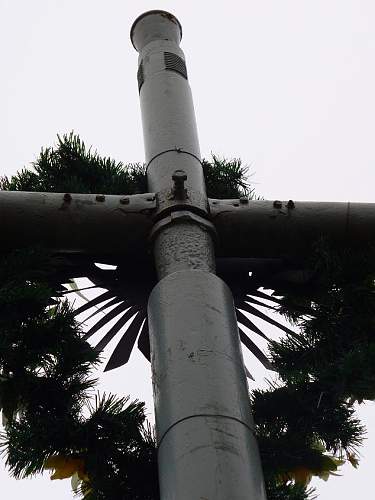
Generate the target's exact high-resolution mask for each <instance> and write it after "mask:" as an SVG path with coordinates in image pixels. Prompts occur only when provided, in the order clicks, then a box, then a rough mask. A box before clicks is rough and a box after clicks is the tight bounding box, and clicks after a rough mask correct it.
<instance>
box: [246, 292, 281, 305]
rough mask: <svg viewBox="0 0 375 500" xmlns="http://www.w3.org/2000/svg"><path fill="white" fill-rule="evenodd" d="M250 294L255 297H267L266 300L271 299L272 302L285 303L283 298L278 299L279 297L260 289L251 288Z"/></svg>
mask: <svg viewBox="0 0 375 500" xmlns="http://www.w3.org/2000/svg"><path fill="white" fill-rule="evenodd" d="M249 294H250V295H253V296H254V297H259V298H260V299H266V300H269V301H271V302H275V303H276V304H279V305H283V301H282V299H278V298H276V297H274V296H273V295H267V294H266V293H264V292H261V291H260V290H251V292H249Z"/></svg>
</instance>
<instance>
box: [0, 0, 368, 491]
mask: <svg viewBox="0 0 375 500" xmlns="http://www.w3.org/2000/svg"><path fill="white" fill-rule="evenodd" d="M155 8H161V9H165V10H169V11H170V12H172V13H174V14H175V15H176V16H177V17H178V18H179V20H180V22H181V24H182V28H183V40H182V48H183V50H184V51H185V54H186V58H187V66H188V73H189V79H190V84H191V86H192V90H193V96H194V103H195V109H196V115H197V121H198V129H199V134H200V142H201V150H202V154H203V155H204V156H206V157H207V156H209V155H210V152H211V151H212V152H214V153H216V154H218V155H222V156H226V157H241V158H242V160H243V161H244V162H245V163H247V164H248V165H249V166H250V167H251V171H252V172H254V175H253V177H252V180H253V181H254V182H255V183H256V184H255V187H256V189H257V192H258V193H259V194H261V195H263V196H264V197H265V198H278V199H289V198H292V199H296V200H327V201H328V200H331V201H346V200H351V201H373V198H374V197H373V189H374V186H375V147H374V140H373V135H374V117H375V92H374V89H375V70H374V61H375V30H374V24H375V3H374V2H373V0H247V1H245V0H243V1H239V0H232V1H218V0H216V1H212V0H209V1H206V2H202V1H199V2H198V1H196V0H190V1H189V2H182V1H167V0H159V1H158V2H155V1H147V0H137V1H136V2H135V1H127V0H106V1H105V2H104V1H98V0H0V46H1V53H0V54H1V55H0V61H1V78H0V110H1V114H0V137H1V139H2V141H1V167H0V173H1V174H5V173H6V174H12V173H15V172H16V170H18V169H20V168H21V167H23V166H24V165H27V164H28V163H29V162H31V161H33V160H34V159H35V157H36V156H37V154H38V152H39V150H40V148H41V146H47V145H52V144H53V143H54V141H55V137H56V133H64V132H69V131H71V130H73V129H74V130H75V131H76V132H77V133H79V134H80V136H81V137H82V138H83V139H84V140H85V141H86V143H87V144H88V145H91V144H92V145H93V146H94V148H96V149H98V151H99V152H100V153H101V154H104V155H111V156H112V157H114V158H116V159H118V160H122V161H124V162H135V161H143V158H144V156H143V143H142V128H141V121H140V110H139V102H138V90H137V81H136V69H137V54H136V52H135V51H134V49H133V47H132V45H131V43H130V41H129V30H130V27H131V25H132V23H133V21H134V19H135V18H136V17H137V16H138V15H139V14H141V13H142V12H144V11H146V10H150V9H155ZM250 362H252V361H250ZM249 369H251V366H249ZM251 371H254V369H253V370H251ZM103 378H104V381H103V384H104V385H103V387H105V388H106V390H111V391H113V392H117V393H120V394H121V393H122V394H128V393H130V394H132V396H133V397H139V398H141V399H146V400H147V401H150V398H151V391H150V382H149V378H150V372H149V369H148V367H147V365H146V364H145V363H143V361H142V360H141V358H139V359H138V358H137V359H135V360H134V361H133V364H132V365H131V366H130V367H129V368H123V369H120V370H117V371H115V372H114V374H108V375H105V376H104V377H103ZM135 381H136V383H135ZM150 408H151V403H150ZM360 412H361V415H362V416H363V417H364V419H365V421H366V423H367V425H368V429H369V439H368V441H367V445H366V447H365V448H364V449H363V455H364V457H363V460H362V462H361V465H360V468H359V470H357V471H355V470H351V469H350V468H345V469H344V476H343V477H341V478H334V479H331V480H330V481H329V482H328V483H324V482H322V481H317V482H316V483H314V484H316V485H317V487H318V493H320V496H319V498H320V500H328V499H331V498H333V497H337V498H340V499H342V500H349V499H352V498H353V497H354V496H357V497H358V496H359V497H361V498H367V497H370V496H371V494H372V490H373V484H372V483H371V482H370V481H371V477H372V476H371V475H372V474H373V470H374V467H375V451H374V450H375V425H374V422H375V419H374V417H375V405H374V403H368V404H367V405H365V406H362V407H361V409H360ZM0 478H1V479H0V480H1V490H0V491H1V494H2V495H3V494H4V497H5V496H8V497H9V496H12V497H13V498H17V499H18V498H20V499H21V498H24V497H25V496H27V497H28V498H29V499H31V500H33V499H37V498H38V499H43V498H49V497H50V496H52V495H53V497H54V498H55V500H67V499H70V498H71V493H70V485H69V481H68V480H65V481H61V482H57V481H54V482H53V483H50V481H49V480H48V479H33V480H24V481H14V480H11V479H8V477H7V474H6V473H5V472H3V471H1V472H0ZM370 492H371V493H370Z"/></svg>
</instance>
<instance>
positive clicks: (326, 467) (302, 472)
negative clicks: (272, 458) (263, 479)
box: [280, 455, 345, 486]
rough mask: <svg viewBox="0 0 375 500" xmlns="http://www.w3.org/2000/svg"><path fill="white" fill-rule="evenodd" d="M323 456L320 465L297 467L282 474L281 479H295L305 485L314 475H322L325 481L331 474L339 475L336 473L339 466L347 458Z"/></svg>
mask: <svg viewBox="0 0 375 500" xmlns="http://www.w3.org/2000/svg"><path fill="white" fill-rule="evenodd" d="M321 458H322V459H321V463H320V464H319V467H316V466H315V467H309V466H299V467H296V468H294V469H292V470H290V471H288V472H286V473H284V474H282V475H281V477H280V479H281V481H283V482H287V481H294V482H295V483H300V484H303V485H304V486H306V485H307V484H308V483H309V482H310V481H311V479H312V477H313V476H317V477H320V479H324V481H327V480H328V478H329V476H337V474H335V472H336V471H337V468H338V467H339V466H340V465H342V464H343V463H344V462H345V460H340V459H339V458H336V457H332V456H329V455H323V456H322V457H321Z"/></svg>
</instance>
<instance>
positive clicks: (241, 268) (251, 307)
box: [60, 259, 294, 378]
mask: <svg viewBox="0 0 375 500" xmlns="http://www.w3.org/2000/svg"><path fill="white" fill-rule="evenodd" d="M73 262H74V260H73ZM111 263H112V264H113V262H111ZM281 267H282V266H281V262H279V263H276V262H269V261H268V262H266V261H261V260H255V259H217V274H218V276H219V277H220V278H222V279H223V280H224V281H225V282H226V283H227V285H228V286H229V287H230V288H231V290H232V293H233V297H234V302H235V306H236V312H237V320H238V323H239V335H240V339H241V342H242V343H243V345H244V346H245V347H246V348H247V349H248V350H249V351H250V352H251V353H252V354H253V355H254V356H255V357H256V358H257V359H258V361H260V363H262V365H263V366H264V367H265V368H267V369H269V370H274V367H273V365H272V364H271V363H270V361H269V359H268V357H267V355H266V354H265V353H264V352H263V351H262V350H261V349H260V348H259V346H258V345H257V343H256V338H257V337H261V338H262V339H264V340H267V341H269V338H268V336H267V335H266V334H265V333H264V332H263V331H262V330H261V329H260V328H259V327H258V326H257V325H256V324H255V323H254V321H253V319H252V318H255V319H261V320H263V321H265V322H267V323H268V324H269V325H271V326H273V327H276V328H278V329H279V330H281V331H283V332H285V333H288V334H291V335H293V334H294V332H293V331H292V330H290V328H288V327H287V326H285V325H284V324H283V323H281V322H279V321H277V320H276V319H274V318H272V317H270V316H269V315H267V314H266V313H264V312H262V310H260V309H259V307H262V308H266V309H268V310H269V311H272V312H277V311H278V309H279V307H280V305H281V304H282V301H281V300H280V299H279V298H277V297H275V296H273V295H269V294H267V293H265V292H262V291H261V290H259V288H260V287H261V283H262V284H263V283H265V282H266V283H271V282H272V281H273V278H275V279H274V281H275V282H277V283H278V284H280V283H281V280H280V269H281ZM70 269H71V271H73V273H72V274H71V275H70V276H71V278H77V277H83V276H85V277H87V278H88V279H89V280H90V281H91V282H92V283H93V285H92V286H89V287H85V288H81V289H75V288H74V289H71V290H65V291H61V292H60V295H67V294H70V293H72V292H75V291H78V292H82V291H84V290H95V289H99V288H100V289H105V290H106V291H104V292H102V293H100V294H99V295H98V296H96V297H94V298H92V299H90V300H88V301H87V302H86V303H85V304H83V305H82V306H80V307H78V308H77V309H76V310H75V314H76V315H80V314H83V313H86V312H89V313H90V314H89V315H88V316H87V317H86V318H85V319H84V322H86V321H88V320H90V322H92V321H94V323H93V324H91V326H90V328H89V330H88V331H87V332H86V334H85V339H89V338H90V337H92V336H93V335H94V334H96V333H98V332H100V330H101V329H104V327H105V326H106V325H107V324H108V323H109V322H110V321H112V320H114V319H115V318H116V320H115V322H114V324H113V325H112V326H111V328H110V329H109V330H108V331H106V332H105V333H103V335H102V336H101V338H100V340H99V341H98V342H97V343H96V346H95V347H96V348H97V349H98V350H100V351H102V350H103V349H105V347H106V346H107V345H108V344H109V342H111V341H112V339H114V338H115V337H116V336H117V335H118V334H120V335H119V339H118V342H117V344H116V347H115V349H114V351H113V353H112V355H111V356H110V359H109V361H108V363H107V365H106V367H105V371H109V370H112V369H114V368H118V367H120V366H122V365H124V364H125V363H127V362H128V361H129V358H130V355H131V352H132V350H133V348H134V346H135V345H136V344H137V346H138V348H139V350H140V351H141V352H142V354H143V355H144V356H145V357H146V358H147V359H148V360H150V343H149V330H148V321H147V300H148V297H149V294H150V292H151V290H152V288H153V287H154V286H155V284H156V282H157V279H156V275H155V270H154V268H153V265H152V262H151V261H147V262H143V261H142V262H136V263H134V262H132V263H127V262H119V263H117V266H116V267H115V268H113V267H112V268H111V269H102V268H99V267H98V266H97V265H95V264H94V263H87V261H86V262H83V261H82V260H81V262H79V261H78V262H77V261H76V264H75V265H71V266H70ZM290 275H291V274H290ZM283 276H284V278H283V283H284V285H285V284H287V283H288V279H287V276H288V275H287V273H285V267H284V271H283ZM93 308H95V309H94V310H93ZM249 330H250V331H251V332H252V333H254V334H255V335H254V337H252V338H250V336H249V335H248V333H247V332H248V331H249ZM247 375H248V376H249V377H250V378H252V377H251V374H250V373H249V372H247Z"/></svg>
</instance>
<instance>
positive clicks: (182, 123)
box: [131, 11, 265, 500]
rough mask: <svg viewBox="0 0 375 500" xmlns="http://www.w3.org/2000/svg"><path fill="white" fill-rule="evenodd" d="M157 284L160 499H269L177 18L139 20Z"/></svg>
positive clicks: (154, 343)
mask: <svg viewBox="0 0 375 500" xmlns="http://www.w3.org/2000/svg"><path fill="white" fill-rule="evenodd" d="M131 39H132V42H133V45H134V47H135V48H136V50H137V51H138V52H139V66H138V86H139V91H140V101H141V110H142V122H143V132H144V141H145V149H146V161H147V163H148V182H149V189H150V190H151V191H153V192H156V193H157V198H158V210H157V215H156V221H155V226H154V231H153V238H154V255H155V263H156V268H157V271H158V275H159V279H160V281H159V283H158V284H157V285H156V287H155V288H154V290H153V292H152V294H151V296H150V300H149V305H148V315H149V325H150V341H151V355H152V374H153V387H154V402H155V416H156V428H157V438H158V446H159V452H158V463H159V479H160V493H161V499H162V500H208V499H209V500H229V499H230V500H240V499H241V500H245V499H252V500H261V499H265V493H264V486H263V478H262V471H261V467H260V460H259V454H258V449H257V445H256V442H255V439H254V436H253V433H252V429H253V421H252V417H251V411H250V406H249V397H248V387H247V381H246V376H245V372H244V366H243V360H242V355H241V349H240V344H239V338H238V330H237V322H236V315H235V310H234V305H233V300H232V296H231V293H230V291H229V289H228V287H227V286H226V285H225V283H224V282H223V281H222V280H220V279H219V278H218V277H217V276H216V275H215V274H214V272H215V256H214V245H213V227H212V225H211V223H210V222H209V214H208V205H207V197H206V192H205V185H204V178H203V171H202V167H201V163H200V151H199V143H198V134H197V129H196V123H195V116H194V109H193V102H192V96H191V91H190V86H189V83H188V76H187V71H186V65H185V58H184V54H183V52H182V50H181V49H180V47H179V43H180V40H181V26H180V24H179V22H178V21H177V19H176V18H175V17H174V16H172V15H171V14H169V13H166V12H163V11H150V12H146V13H145V14H143V15H142V16H140V17H139V18H138V19H137V20H136V21H135V23H134V24H133V27H132V30H131Z"/></svg>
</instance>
